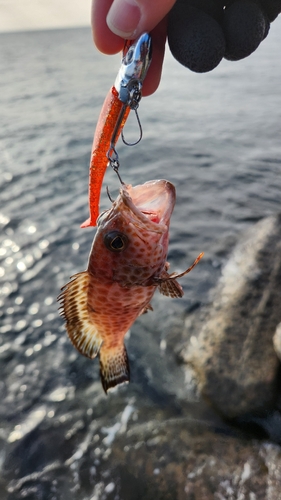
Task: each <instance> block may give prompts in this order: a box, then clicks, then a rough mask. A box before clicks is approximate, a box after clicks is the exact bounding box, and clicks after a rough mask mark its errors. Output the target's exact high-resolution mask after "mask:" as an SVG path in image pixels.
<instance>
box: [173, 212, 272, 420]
mask: <svg viewBox="0 0 281 500" xmlns="http://www.w3.org/2000/svg"><path fill="white" fill-rule="evenodd" d="M280 304H281V215H278V216H272V217H268V218H266V219H263V220H261V221H260V222H258V223H257V224H256V225H255V226H253V227H252V228H251V229H250V230H248V232H247V235H246V236H245V237H244V239H243V240H242V241H241V242H240V243H239V244H238V245H237V246H236V248H235V249H234V251H233V253H232V255H231V257H230V258H229V260H228V262H227V264H226V265H225V267H224V269H223V271H222V276H221V279H220V281H219V284H218V286H217V288H216V290H215V292H214V298H213V303H212V304H211V309H210V311H209V314H208V316H207V319H206V320H205V322H204V324H203V326H202V328H201V331H199V334H198V336H197V337H196V335H195V334H194V332H192V337H191V342H190V341H189V342H188V343H187V345H186V346H185V347H184V349H183V350H182V352H181V356H182V358H183V360H184V361H185V363H187V372H188V375H189V379H190V370H191V369H192V373H193V374H194V377H195V380H196V382H197V384H198V388H199V391H200V392H201V394H202V395H203V396H204V397H205V398H207V399H208V401H209V402H210V403H211V404H212V406H213V407H214V408H215V409H216V410H217V411H219V413H220V414H221V415H223V416H224V417H227V418H236V417H238V416H241V415H243V414H246V413H249V412H258V411H268V410H269V409H271V407H272V406H274V402H275V398H276V385H277V372H278V368H279V360H278V358H277V355H276V352H275V350H274V347H273V340H272V339H273V335H274V333H275V330H276V326H277V325H278V324H279V322H280V321H281V307H280ZM278 331H279V330H278ZM277 335H279V334H277ZM275 339H277V337H276V336H275ZM276 343H277V340H275V344H276Z"/></svg>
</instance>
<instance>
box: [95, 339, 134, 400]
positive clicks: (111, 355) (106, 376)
mask: <svg viewBox="0 0 281 500" xmlns="http://www.w3.org/2000/svg"><path fill="white" fill-rule="evenodd" d="M99 358H100V376H101V383H102V386H103V389H104V391H105V392H106V393H107V391H108V390H109V389H112V388H113V387H115V386H116V385H119V384H124V383H125V382H129V381H130V367H129V359H128V355H127V351H126V348H125V345H124V344H123V342H122V344H118V345H116V346H114V347H112V346H108V347H107V346H106V345H105V344H104V345H103V346H102V347H101V350H100V353H99Z"/></svg>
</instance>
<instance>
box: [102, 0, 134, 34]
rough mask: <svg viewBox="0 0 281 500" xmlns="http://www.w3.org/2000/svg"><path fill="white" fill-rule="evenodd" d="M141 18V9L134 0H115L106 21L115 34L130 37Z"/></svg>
mask: <svg viewBox="0 0 281 500" xmlns="http://www.w3.org/2000/svg"><path fill="white" fill-rule="evenodd" d="M140 18H141V11H140V8H139V6H138V5H137V3H136V2H135V1H134V0H114V2H113V4H112V6H111V8H110V10H109V12H108V14H107V18H106V22H107V25H108V27H109V29H110V30H111V31H113V33H115V35H118V36H121V37H122V38H128V37H130V36H132V35H133V34H134V33H135V32H136V29H137V27H138V24H139V21H140Z"/></svg>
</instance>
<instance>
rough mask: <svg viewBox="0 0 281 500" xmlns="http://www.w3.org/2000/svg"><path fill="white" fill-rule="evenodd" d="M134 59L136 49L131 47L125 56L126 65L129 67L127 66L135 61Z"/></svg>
mask: <svg viewBox="0 0 281 500" xmlns="http://www.w3.org/2000/svg"><path fill="white" fill-rule="evenodd" d="M133 57H134V48H133V47H130V48H129V50H128V52H127V54H126V56H125V61H124V63H125V64H126V65H127V64H130V63H131V62H132V60H133Z"/></svg>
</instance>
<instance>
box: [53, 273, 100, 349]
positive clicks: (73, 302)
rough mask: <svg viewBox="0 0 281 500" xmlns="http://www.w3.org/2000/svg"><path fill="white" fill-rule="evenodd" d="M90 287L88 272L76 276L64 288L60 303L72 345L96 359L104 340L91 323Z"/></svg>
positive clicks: (59, 299) (59, 298) (59, 297)
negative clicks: (88, 300)
mask: <svg viewBox="0 0 281 500" xmlns="http://www.w3.org/2000/svg"><path fill="white" fill-rule="evenodd" d="M88 286H89V274H88V271H84V272H81V273H78V274H75V275H74V276H72V280H71V281H70V282H69V283H67V284H66V285H65V286H64V287H63V288H62V292H61V294H60V295H59V296H58V301H59V302H60V304H61V307H60V309H61V311H60V314H61V316H63V317H64V319H65V321H66V329H67V333H68V336H69V338H70V340H71V342H72V344H73V345H74V346H75V347H76V349H77V350H78V351H79V352H80V353H81V354H83V355H84V356H87V357H88V358H95V357H96V356H97V354H98V353H99V350H100V348H101V345H102V338H101V337H100V335H99V332H98V330H97V329H96V327H95V325H94V324H93V323H92V322H91V321H90V317H89V312H88V305H87V292H88Z"/></svg>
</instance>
